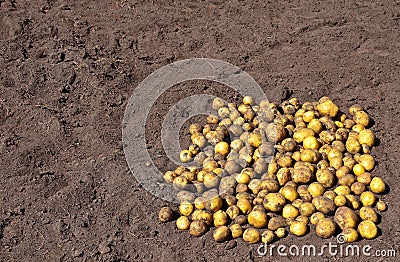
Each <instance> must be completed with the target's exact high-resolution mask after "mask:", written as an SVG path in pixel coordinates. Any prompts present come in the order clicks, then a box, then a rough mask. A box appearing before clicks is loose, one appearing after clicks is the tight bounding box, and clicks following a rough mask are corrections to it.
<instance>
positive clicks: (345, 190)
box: [333, 186, 351, 196]
mask: <svg viewBox="0 0 400 262" xmlns="http://www.w3.org/2000/svg"><path fill="white" fill-rule="evenodd" d="M333 191H334V192H335V193H336V194H337V195H339V196H340V195H348V194H350V192H351V190H350V188H349V187H348V186H338V187H336V188H335V189H334V190H333Z"/></svg>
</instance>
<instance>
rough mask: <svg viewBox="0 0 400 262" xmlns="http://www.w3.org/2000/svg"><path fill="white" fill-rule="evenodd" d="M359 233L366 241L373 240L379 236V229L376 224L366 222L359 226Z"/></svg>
mask: <svg viewBox="0 0 400 262" xmlns="http://www.w3.org/2000/svg"><path fill="white" fill-rule="evenodd" d="M358 232H360V235H361V237H363V238H365V239H373V238H375V237H376V236H377V235H378V228H377V227H376V225H375V223H374V222H372V221H369V220H364V221H361V223H360V224H359V225H358Z"/></svg>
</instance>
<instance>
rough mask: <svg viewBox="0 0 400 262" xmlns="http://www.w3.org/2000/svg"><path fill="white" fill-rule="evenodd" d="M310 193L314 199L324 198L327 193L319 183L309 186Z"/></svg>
mask: <svg viewBox="0 0 400 262" xmlns="http://www.w3.org/2000/svg"><path fill="white" fill-rule="evenodd" d="M308 192H309V193H310V194H311V196H312V197H317V196H322V195H323V194H324V192H325V188H324V186H323V185H321V184H320V183H318V182H313V183H311V184H310V185H309V186H308Z"/></svg>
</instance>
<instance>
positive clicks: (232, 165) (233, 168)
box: [224, 160, 242, 175]
mask: <svg viewBox="0 0 400 262" xmlns="http://www.w3.org/2000/svg"><path fill="white" fill-rule="evenodd" d="M224 169H225V170H226V172H228V174H230V175H232V174H235V173H238V172H240V171H241V170H242V167H241V166H240V165H239V164H238V163H237V162H236V161H234V160H228V161H227V162H226V164H225V167H224Z"/></svg>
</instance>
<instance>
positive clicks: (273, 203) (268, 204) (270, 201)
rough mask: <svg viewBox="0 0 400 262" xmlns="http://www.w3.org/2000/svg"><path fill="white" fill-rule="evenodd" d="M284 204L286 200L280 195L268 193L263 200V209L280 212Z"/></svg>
mask: <svg viewBox="0 0 400 262" xmlns="http://www.w3.org/2000/svg"><path fill="white" fill-rule="evenodd" d="M285 203H286V199H285V197H284V196H283V195H282V194H280V193H269V194H267V195H266V196H265V198H264V207H265V208H266V209H267V210H270V211H272V212H280V211H282V209H283V206H284V205H285ZM239 208H240V207H239Z"/></svg>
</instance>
